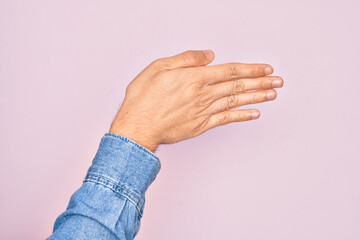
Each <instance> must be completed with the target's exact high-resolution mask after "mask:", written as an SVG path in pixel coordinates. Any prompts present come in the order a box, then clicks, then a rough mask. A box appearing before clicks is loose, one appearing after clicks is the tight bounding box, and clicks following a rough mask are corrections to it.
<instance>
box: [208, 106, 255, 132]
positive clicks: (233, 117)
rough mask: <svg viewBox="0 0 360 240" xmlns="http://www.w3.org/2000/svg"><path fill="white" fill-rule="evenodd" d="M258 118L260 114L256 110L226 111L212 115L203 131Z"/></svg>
mask: <svg viewBox="0 0 360 240" xmlns="http://www.w3.org/2000/svg"><path fill="white" fill-rule="evenodd" d="M259 117H260V112H259V111H258V110H256V109H240V110H228V111H223V112H219V113H216V114H214V115H212V116H211V117H210V118H209V120H208V122H207V123H206V125H205V126H204V128H205V129H204V130H205V131H207V130H209V129H211V128H214V127H217V126H221V125H225V124H229V123H232V122H242V121H248V120H253V119H257V118H259Z"/></svg>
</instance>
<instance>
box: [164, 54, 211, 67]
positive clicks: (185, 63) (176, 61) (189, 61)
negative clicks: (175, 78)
mask: <svg viewBox="0 0 360 240" xmlns="http://www.w3.org/2000/svg"><path fill="white" fill-rule="evenodd" d="M214 57H215V54H214V52H213V51H211V50H203V51H200V50H188V51H185V52H182V53H180V54H177V55H175V56H171V57H166V58H161V59H158V62H162V63H163V64H164V65H166V68H169V69H174V68H184V67H197V66H204V65H207V64H209V63H210V62H212V61H213V60H214Z"/></svg>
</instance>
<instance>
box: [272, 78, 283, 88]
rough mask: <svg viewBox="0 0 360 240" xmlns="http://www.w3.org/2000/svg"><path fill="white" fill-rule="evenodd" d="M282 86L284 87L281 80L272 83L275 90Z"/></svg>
mask: <svg viewBox="0 0 360 240" xmlns="http://www.w3.org/2000/svg"><path fill="white" fill-rule="evenodd" d="M282 85H283V82H282V80H280V79H275V80H274V81H273V82H272V86H273V87H274V88H278V87H282Z"/></svg>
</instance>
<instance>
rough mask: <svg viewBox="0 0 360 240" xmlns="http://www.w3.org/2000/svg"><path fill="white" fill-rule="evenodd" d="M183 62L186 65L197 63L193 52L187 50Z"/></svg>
mask: <svg viewBox="0 0 360 240" xmlns="http://www.w3.org/2000/svg"><path fill="white" fill-rule="evenodd" d="M184 61H185V62H188V63H194V62H197V58H196V54H194V51H193V50H187V51H186V52H185V53H184Z"/></svg>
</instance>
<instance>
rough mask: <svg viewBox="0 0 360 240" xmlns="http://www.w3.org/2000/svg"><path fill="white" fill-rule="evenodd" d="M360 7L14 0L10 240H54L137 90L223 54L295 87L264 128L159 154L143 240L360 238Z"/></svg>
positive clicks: (4, 33)
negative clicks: (270, 70) (159, 73)
mask: <svg viewBox="0 0 360 240" xmlns="http://www.w3.org/2000/svg"><path fill="white" fill-rule="evenodd" d="M359 11H360V2H359V1H358V0H341V1H332V0H311V1H310V0H301V1H289V0H274V1H265V0H260V1H259V0H247V1H239V0H238V1H229V0H222V1H209V0H208V1H194V0H192V1H190V0H182V1H176V2H175V1H168V0H167V1H165V0H162V1H148V0H147V1H145V0H144V1H119V0H116V1H110V0H109V1H90V0H87V1H64V0H62V1H49V0H43V1H39V0H37V1H16V0H9V1H4V0H1V1H0V31H1V32H0V34H1V35H0V80H1V86H0V100H1V102H0V104H1V108H0V114H1V118H0V123H1V124H0V130H1V139H0V149H1V150H0V159H1V162H0V164H1V165H0V186H1V198H0V199H1V200H0V201H1V202H0V203H1V204H0V208H1V209H0V212H1V214H0V237H1V239H44V238H45V237H47V236H49V235H50V234H51V231H52V227H53V223H54V221H55V219H56V217H57V216H58V215H59V214H60V213H61V212H62V211H64V210H65V208H66V206H67V203H68V201H69V198H70V196H71V194H72V193H73V192H74V191H75V190H76V189H77V188H79V187H80V186H81V183H82V179H83V177H84V176H85V173H86V170H87V168H88V167H89V166H90V163H91V161H92V159H93V157H94V156H95V153H96V151H97V148H98V145H99V143H100V139H101V137H102V136H103V134H104V133H105V132H107V131H108V128H109V126H110V123H111V121H112V119H113V117H114V116H115V114H116V112H117V110H118V108H119V106H120V104H121V101H122V99H123V97H124V93H125V88H126V86H127V84H128V83H129V82H130V81H131V80H132V79H133V78H134V77H135V76H136V75H137V74H138V73H139V72H140V71H141V70H142V69H143V68H145V67H146V66H147V65H148V64H149V63H150V62H151V61H152V60H154V59H156V58H160V57H166V56H170V55H174V54H177V53H180V52H182V51H185V50H188V49H212V50H214V52H215V54H216V59H215V61H214V63H213V64H221V63H225V62H231V61H236V62H246V63H251V62H264V63H269V64H271V65H272V66H273V67H274V69H275V73H274V75H280V76H282V77H283V78H284V80H285V85H284V87H283V88H282V89H279V90H278V98H277V100H276V101H274V102H267V103H264V104H258V105H253V106H250V107H256V108H258V109H259V110H260V111H261V116H260V119H258V120H255V121H251V122H244V123H234V124H230V125H227V126H223V127H218V128H215V129H212V130H210V131H208V132H207V133H205V134H203V135H201V136H199V137H197V138H193V139H190V140H186V141H183V142H180V143H178V144H175V145H166V146H160V148H159V149H158V151H157V152H156V154H157V155H158V156H159V157H160V160H161V162H162V169H161V171H160V173H159V175H158V176H157V179H156V180H155V182H154V183H153V184H152V185H151V186H150V188H149V191H148V192H147V195H146V196H147V202H146V205H145V212H144V217H143V219H142V222H141V228H140V232H139V234H138V236H137V239H157V240H162V239H164V240H165V239H166V240H168V239H173V240H176V239H208V240H212V239H251V240H257V239H266V240H285V239H286V240H288V239H292V240H303V239H316V240H319V239H326V240H332V239H337V240H338V239H341V240H342V239H346V240H355V239H360V186H359V185H360V174H359V173H360V162H359V160H360V153H359V134H360V127H359V121H360V114H359V103H360V94H359V88H360V79H359V71H360V68H359V63H360V47H359V46H360V45H359V42H360V28H359V22H360V15H359Z"/></svg>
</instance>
